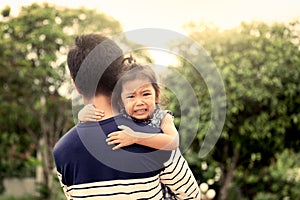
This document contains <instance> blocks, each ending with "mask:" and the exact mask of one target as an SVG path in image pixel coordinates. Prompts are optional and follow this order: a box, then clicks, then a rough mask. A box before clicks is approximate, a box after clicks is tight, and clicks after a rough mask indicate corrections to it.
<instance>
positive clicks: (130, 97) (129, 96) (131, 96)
mask: <svg viewBox="0 0 300 200" xmlns="http://www.w3.org/2000/svg"><path fill="white" fill-rule="evenodd" d="M126 98H127V99H132V98H134V96H133V95H128V96H127V97H126Z"/></svg>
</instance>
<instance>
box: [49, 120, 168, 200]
mask: <svg viewBox="0 0 300 200" xmlns="http://www.w3.org/2000/svg"><path fill="white" fill-rule="evenodd" d="M118 125H126V126H129V127H131V128H132V129H133V130H136V131H143V132H149V133H158V132H160V129H156V128H153V127H150V126H146V125H145V124H141V123H139V124H137V123H134V122H132V121H131V120H128V119H125V118H123V117H121V116H116V117H114V118H109V119H107V120H103V121H100V122H95V123H82V124H78V125H77V126H75V127H74V128H72V129H71V130H70V131H69V132H68V133H67V134H66V135H65V136H64V137H63V138H61V140H60V141H59V142H58V143H57V144H56V146H55V148H54V158H55V162H56V166H57V171H58V174H59V177H60V179H61V180H60V181H61V183H62V185H63V187H64V190H65V192H66V191H67V195H71V197H70V199H77V198H78V199H79V198H80V199H81V198H84V199H102V198H103V199H105V198H107V199H141V198H142V199H151V198H152V199H161V198H162V192H161V185H160V182H159V173H160V172H161V171H162V169H163V168H164V165H163V163H164V162H166V161H167V160H168V159H169V158H170V156H171V152H169V151H159V150H155V149H152V148H149V147H145V146H140V145H131V146H128V147H126V148H123V149H120V150H117V151H113V150H112V147H111V146H108V145H107V144H106V141H105V140H106V136H107V135H108V134H109V133H111V132H113V131H116V130H118V128H117V126H118Z"/></svg>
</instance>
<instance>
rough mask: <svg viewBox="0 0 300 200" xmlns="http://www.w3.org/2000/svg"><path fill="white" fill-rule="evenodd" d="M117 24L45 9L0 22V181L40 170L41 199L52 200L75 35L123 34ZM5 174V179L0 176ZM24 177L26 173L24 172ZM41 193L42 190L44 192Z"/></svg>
mask: <svg viewBox="0 0 300 200" xmlns="http://www.w3.org/2000/svg"><path fill="white" fill-rule="evenodd" d="M121 30H122V29H121V26H120V24H119V22H117V21H116V20H114V19H113V18H111V17H109V16H107V15H105V14H103V13H99V12H97V11H96V10H90V9H85V8H80V9H69V8H63V7H58V6H55V5H49V4H36V3H34V4H32V5H29V6H26V7H22V9H21V10H20V12H19V13H18V15H17V16H11V15H10V8H9V7H6V8H4V9H3V11H2V17H1V22H0V44H1V46H0V58H1V63H0V67H1V70H0V81H1V85H2V87H1V88H0V99H1V102H0V104H1V105H0V107H1V111H0V112H1V114H0V116H1V117H0V121H1V127H0V129H1V130H0V132H1V136H0V137H1V141H0V144H1V146H0V152H1V161H0V168H1V177H0V178H1V180H2V178H3V177H4V176H16V175H18V176H21V177H22V176H26V175H28V174H30V175H33V173H34V170H33V166H32V164H37V165H38V171H39V172H40V173H37V178H38V179H40V180H38V181H40V182H41V186H42V188H45V189H46V190H40V192H43V195H44V196H43V197H42V198H43V199H50V198H51V188H53V187H52V185H53V175H54V173H53V170H54V163H53V158H52V148H53V146H54V144H55V142H56V141H57V140H58V139H59V138H60V137H61V136H62V134H63V133H65V132H66V131H67V130H68V129H69V128H70V127H71V125H72V123H74V122H72V121H73V120H72V119H73V118H72V111H71V102H70V100H69V99H68V98H67V96H66V94H69V95H70V91H67V92H66V91H65V90H68V87H69V86H70V84H71V81H70V78H69V75H68V73H67V70H66V62H65V61H66V53H67V49H68V46H69V45H70V44H71V42H72V43H73V39H74V36H75V35H77V34H83V33H91V32H94V33H95V32H101V33H105V34H110V35H111V34H114V33H119V32H120V31H121ZM2 169H3V172H4V173H3V174H2ZM24 172H26V173H24ZM42 188H41V189H42Z"/></svg>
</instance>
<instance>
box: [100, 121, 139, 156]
mask: <svg viewBox="0 0 300 200" xmlns="http://www.w3.org/2000/svg"><path fill="white" fill-rule="evenodd" d="M118 128H119V129H120V131H116V132H113V133H111V134H109V135H108V136H107V137H108V138H107V139H106V142H107V144H108V145H112V144H116V146H115V147H113V148H112V149H113V150H117V149H120V148H121V147H125V146H129V145H132V144H134V143H136V141H137V137H136V136H135V132H134V131H133V130H132V129H131V128H129V127H127V126H123V125H122V126H118Z"/></svg>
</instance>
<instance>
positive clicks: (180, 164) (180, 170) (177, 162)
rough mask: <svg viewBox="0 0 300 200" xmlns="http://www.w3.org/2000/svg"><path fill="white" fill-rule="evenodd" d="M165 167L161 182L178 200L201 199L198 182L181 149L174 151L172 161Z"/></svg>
mask: <svg viewBox="0 0 300 200" xmlns="http://www.w3.org/2000/svg"><path fill="white" fill-rule="evenodd" d="M165 166H166V167H165V169H164V170H163V171H162V172H161V174H160V181H161V182H162V183H163V184H164V185H166V186H168V187H169V188H170V189H171V191H172V192H173V193H174V194H175V195H176V198H177V199H200V197H201V194H200V189H199V186H198V184H197V181H196V179H195V177H194V175H193V173H192V171H191V169H190V168H189V166H188V163H187V161H186V160H185V159H184V157H183V156H182V155H181V153H180V151H179V149H177V150H176V151H174V153H173V155H172V159H171V160H170V161H169V162H168V163H165Z"/></svg>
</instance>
